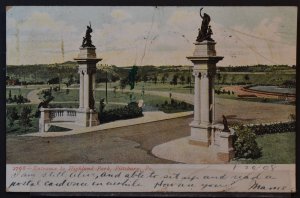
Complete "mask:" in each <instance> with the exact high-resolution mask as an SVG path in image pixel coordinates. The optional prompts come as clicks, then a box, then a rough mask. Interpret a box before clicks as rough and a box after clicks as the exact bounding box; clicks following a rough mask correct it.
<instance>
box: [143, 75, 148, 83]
mask: <svg viewBox="0 0 300 198" xmlns="http://www.w3.org/2000/svg"><path fill="white" fill-rule="evenodd" d="M143 81H144V82H145V83H146V82H147V81H148V76H147V74H144V75H143Z"/></svg>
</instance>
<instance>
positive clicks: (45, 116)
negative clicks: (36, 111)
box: [39, 108, 50, 132]
mask: <svg viewBox="0 0 300 198" xmlns="http://www.w3.org/2000/svg"><path fill="white" fill-rule="evenodd" d="M40 113H41V114H40V118H39V132H46V131H48V129H49V127H48V123H50V112H49V111H45V109H44V108H40Z"/></svg>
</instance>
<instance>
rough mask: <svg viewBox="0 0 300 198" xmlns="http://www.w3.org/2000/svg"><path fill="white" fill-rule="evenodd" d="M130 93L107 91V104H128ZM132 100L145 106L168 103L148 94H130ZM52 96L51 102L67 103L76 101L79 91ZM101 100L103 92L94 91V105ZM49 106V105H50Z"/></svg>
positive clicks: (59, 92) (53, 92)
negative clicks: (141, 101)
mask: <svg viewBox="0 0 300 198" xmlns="http://www.w3.org/2000/svg"><path fill="white" fill-rule="evenodd" d="M130 94H131V93H130V92H123V93H122V91H120V90H118V91H117V92H116V94H115V93H114V92H113V91H108V92H107V96H108V103H124V104H125V103H129V102H130ZM132 94H133V98H134V99H135V100H137V101H138V100H143V101H144V103H145V104H146V105H154V106H156V104H158V105H160V104H162V103H164V102H165V101H166V100H167V101H169V98H167V97H161V96H155V95H150V94H145V95H144V96H142V94H141V93H132ZM52 95H53V96H54V100H53V102H67V101H78V98H79V90H78V89H70V90H69V93H68V94H66V90H65V89H62V90H61V91H57V92H55V91H52ZM101 98H105V91H102V90H101V91H99V90H97V91H96V94H95V105H96V106H97V105H98V104H99V101H100V99H101ZM50 104H51V103H50Z"/></svg>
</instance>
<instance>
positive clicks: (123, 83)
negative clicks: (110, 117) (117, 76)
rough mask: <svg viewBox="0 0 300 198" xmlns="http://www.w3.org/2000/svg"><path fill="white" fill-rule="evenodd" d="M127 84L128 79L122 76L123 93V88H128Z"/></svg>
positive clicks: (121, 86)
mask: <svg viewBox="0 0 300 198" xmlns="http://www.w3.org/2000/svg"><path fill="white" fill-rule="evenodd" d="M126 85H127V79H126V78H122V79H121V80H120V89H121V90H122V93H123V90H124V89H125V88H126Z"/></svg>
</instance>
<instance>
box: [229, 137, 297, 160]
mask: <svg viewBox="0 0 300 198" xmlns="http://www.w3.org/2000/svg"><path fill="white" fill-rule="evenodd" d="M256 141H257V143H258V145H259V146H260V147H262V156H261V157H260V158H258V159H252V160H238V161H235V162H234V163H236V162H237V163H243V164H244V163H246V164H293V163H295V158H296V133H295V132H287V133H277V134H266V135H261V136H256Z"/></svg>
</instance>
